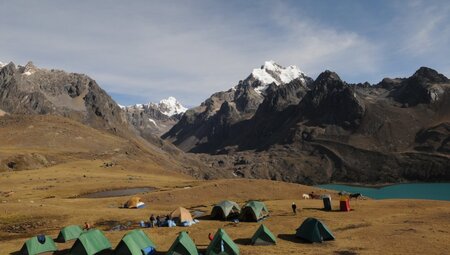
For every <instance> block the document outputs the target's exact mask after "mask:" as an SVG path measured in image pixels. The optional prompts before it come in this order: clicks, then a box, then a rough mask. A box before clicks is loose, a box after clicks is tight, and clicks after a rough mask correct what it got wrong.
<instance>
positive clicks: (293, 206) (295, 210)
mask: <svg viewBox="0 0 450 255" xmlns="http://www.w3.org/2000/svg"><path fill="white" fill-rule="evenodd" d="M291 207H292V212H294V214H297V205H296V204H295V202H292V206H291Z"/></svg>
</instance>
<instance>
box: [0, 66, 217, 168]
mask: <svg viewBox="0 0 450 255" xmlns="http://www.w3.org/2000/svg"><path fill="white" fill-rule="evenodd" d="M0 113H1V114H0V115H4V114H8V115H11V116H15V117H20V116H33V115H54V116H62V117H65V118H68V119H70V120H74V121H77V122H79V123H82V124H85V125H87V126H90V127H93V128H95V129H98V130H100V131H107V132H109V133H110V134H113V135H116V136H118V137H120V138H122V139H126V140H128V141H129V142H130V143H131V144H134V145H135V146H136V147H137V148H138V150H140V151H141V152H142V153H143V154H142V155H144V154H147V156H146V157H151V158H153V157H154V158H157V159H158V162H159V163H160V165H164V166H165V167H167V168H171V169H174V170H177V171H180V172H189V174H191V175H193V176H196V177H203V176H204V175H205V174H206V173H207V172H208V171H210V170H209V168H208V167H206V166H205V165H204V164H203V163H202V162H200V161H198V160H197V159H196V157H195V156H190V157H188V156H186V155H185V154H184V153H183V152H182V151H180V150H179V149H177V148H176V147H175V146H173V145H171V144H170V143H167V142H165V141H163V140H161V139H160V138H159V137H158V136H156V135H154V134H149V135H147V136H146V137H145V139H143V138H142V137H140V136H139V134H138V133H139V132H138V131H137V130H136V129H134V127H133V126H132V125H130V124H129V123H128V121H127V117H126V114H125V112H124V111H123V110H122V109H121V108H120V107H119V106H118V105H117V104H116V103H115V102H114V100H112V98H111V97H110V96H109V95H108V94H107V93H106V92H105V91H104V90H103V89H101V88H100V86H98V85H97V83H96V82H95V80H93V79H91V78H89V77H88V76H86V75H84V74H77V73H67V72H64V71H60V70H53V69H52V70H46V69H41V68H37V67H35V66H34V65H33V64H32V63H31V62H29V63H28V64H27V65H26V66H16V65H15V64H14V63H9V64H7V65H5V66H3V67H2V68H1V69H0ZM49 146H50V145H49Z"/></svg>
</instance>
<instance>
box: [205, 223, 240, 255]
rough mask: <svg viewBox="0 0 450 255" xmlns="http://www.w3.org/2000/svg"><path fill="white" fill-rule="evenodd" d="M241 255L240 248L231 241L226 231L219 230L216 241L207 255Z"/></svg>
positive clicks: (210, 245) (215, 237) (207, 250)
mask: <svg viewBox="0 0 450 255" xmlns="http://www.w3.org/2000/svg"><path fill="white" fill-rule="evenodd" d="M219 254H220V255H239V247H238V246H237V245H236V244H235V243H234V242H233V240H231V238H230V237H229V236H228V235H227V233H226V232H225V230H223V229H221V228H219V230H217V232H216V234H215V235H214V239H213V240H212V241H211V243H210V244H209V246H208V248H207V249H206V255H219Z"/></svg>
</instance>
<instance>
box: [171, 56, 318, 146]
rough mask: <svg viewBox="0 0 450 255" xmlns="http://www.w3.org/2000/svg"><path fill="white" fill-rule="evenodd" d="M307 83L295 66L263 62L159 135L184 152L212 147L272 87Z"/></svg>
mask: <svg viewBox="0 0 450 255" xmlns="http://www.w3.org/2000/svg"><path fill="white" fill-rule="evenodd" d="M310 83H311V78H309V77H307V76H305V75H304V74H303V73H302V72H301V71H300V70H299V69H298V68H297V67H295V66H289V67H287V68H284V67H282V66H280V65H278V64H276V63H275V62H273V61H266V62H265V64H264V65H263V66H261V68H259V69H254V70H253V71H252V73H251V74H250V75H249V76H248V77H247V78H246V79H245V80H243V81H239V83H238V84H237V85H236V86H234V87H233V88H231V89H229V90H227V91H222V92H217V93H215V94H213V95H212V96H211V97H210V98H208V99H207V100H205V101H204V102H203V103H202V104H201V105H200V106H198V107H195V108H192V109H190V110H188V111H186V113H185V114H184V115H183V116H182V118H181V120H180V121H179V122H178V123H177V124H176V125H175V126H174V127H173V128H172V129H171V130H170V131H169V132H167V133H166V134H164V135H163V136H162V138H163V139H167V140H168V141H170V142H172V143H174V144H175V145H177V146H178V147H179V148H181V149H182V150H184V151H191V152H202V151H211V150H214V149H216V148H218V147H221V146H222V143H223V142H224V141H226V140H227V139H229V138H230V137H233V134H232V133H230V132H229V131H230V127H231V126H232V125H234V124H236V123H239V122H243V121H246V120H249V119H251V118H252V117H253V115H254V114H255V113H256V111H257V109H258V107H259V106H260V104H261V103H262V102H263V101H264V98H266V97H267V96H268V95H270V94H271V93H272V90H274V88H278V87H284V86H285V85H286V84H291V87H292V89H293V90H307V89H308V85H309V84H310ZM299 93H302V92H299Z"/></svg>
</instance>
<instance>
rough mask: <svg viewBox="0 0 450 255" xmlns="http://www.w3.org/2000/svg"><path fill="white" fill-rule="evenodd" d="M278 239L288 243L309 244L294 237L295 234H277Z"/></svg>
mask: <svg viewBox="0 0 450 255" xmlns="http://www.w3.org/2000/svg"><path fill="white" fill-rule="evenodd" d="M278 238H280V239H281V240H285V241H289V242H293V243H310V242H308V241H306V240H303V239H301V238H298V237H296V236H295V234H279V235H278Z"/></svg>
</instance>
